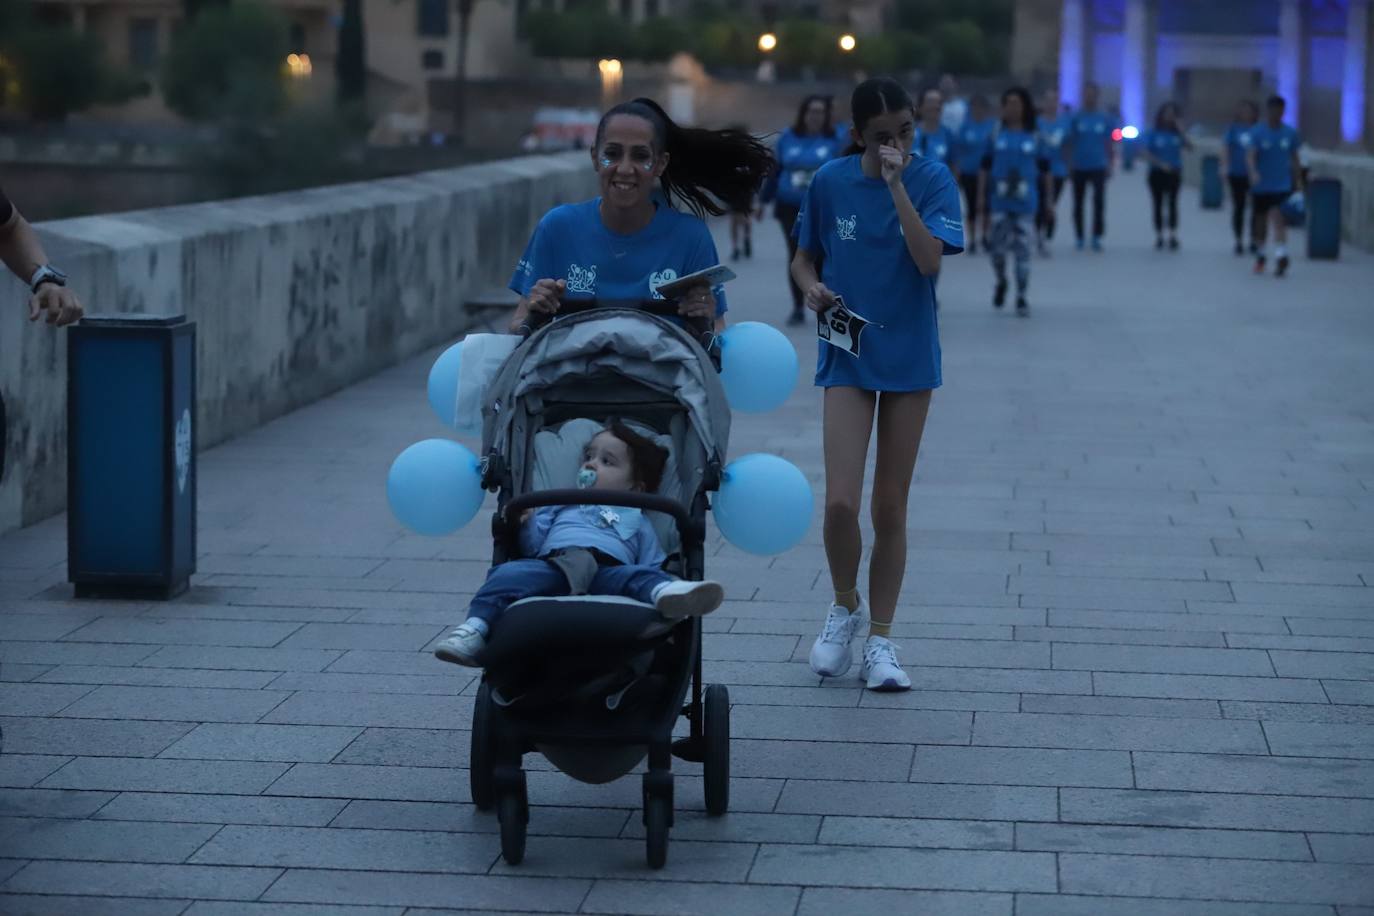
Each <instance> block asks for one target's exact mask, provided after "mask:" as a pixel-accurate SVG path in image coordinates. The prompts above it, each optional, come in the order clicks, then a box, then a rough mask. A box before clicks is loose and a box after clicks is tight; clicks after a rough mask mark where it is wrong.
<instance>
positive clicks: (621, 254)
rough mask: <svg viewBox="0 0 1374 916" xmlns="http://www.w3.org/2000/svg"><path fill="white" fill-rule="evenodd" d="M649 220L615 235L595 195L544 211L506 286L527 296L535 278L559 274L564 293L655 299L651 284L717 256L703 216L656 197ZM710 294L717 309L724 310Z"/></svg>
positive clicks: (719, 296)
mask: <svg viewBox="0 0 1374 916" xmlns="http://www.w3.org/2000/svg"><path fill="white" fill-rule="evenodd" d="M656 205H657V207H658V209H657V211H656V212H655V213H654V218H653V219H652V220H651V221H650V222H649V225H647V226H645V227H644V228H643V229H641V230H639V231H638V232H636V233H634V234H632V235H620V234H619V233H615V232H612V231H611V230H609V229H607V228H606V226H605V224H603V223H602V222H601V211H600V208H601V198H599V197H597V198H594V199H592V200H587V201H583V202H582V203H578V204H563V205H562V206H559V207H554V208H553V209H552V210H550V211H549V212H548V213H545V214H544V217H543V219H541V220H540V221H539V225H538V226H537V227H535V230H534V235H533V236H532V237H531V238H530V242H529V245H527V246H526V247H525V253H524V254H523V255H522V256H521V258H520V262H519V263H518V264H517V265H516V266H515V274H514V276H512V277H511V281H510V288H511V289H512V290H513V291H515V292H516V293H519V294H520V295H521V296H526V295H529V291H530V287H532V286H533V285H534V284H535V282H536V281H538V280H566V281H567V284H568V291H567V293H566V294H565V295H566V297H567V298H569V299H619V300H625V299H662V298H663V297H662V296H661V295H659V293H658V287H659V286H660V285H662V284H664V283H667V282H669V281H671V280H676V279H677V278H678V277H682V276H686V275H687V274H690V273H694V272H695V271H698V270H705V269H706V268H708V267H714V266H716V265H717V264H719V263H720V258H719V257H718V256H717V254H716V243H715V241H714V240H713V239H712V238H711V230H710V229H708V228H707V227H706V223H705V222H703V221H702V220H700V219H699V218H697V217H695V216H693V215H692V214H690V213H683V212H681V211H678V210H674V209H673V208H672V207H669V206H667V205H665V204H663V203H661V202H660V203H657V204H656ZM713 291H714V292H715V294H716V315H717V317H719V316H721V315H724V314H725V311H726V303H725V291H724V290H723V289H722V288H721V287H719V286H718V287H716V288H715V289H714V290H713Z"/></svg>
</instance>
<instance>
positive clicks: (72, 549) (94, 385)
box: [67, 314, 196, 599]
mask: <svg viewBox="0 0 1374 916" xmlns="http://www.w3.org/2000/svg"><path fill="white" fill-rule="evenodd" d="M67 335H68V336H67V578H68V580H69V581H70V582H72V583H73V585H74V586H75V590H76V595H77V597H79V598H92V597H99V598H135V599H150V598H158V599H167V598H172V597H175V596H176V595H178V594H180V593H181V592H183V591H185V589H186V587H187V585H188V584H189V580H190V577H191V574H192V573H193V572H195V568H196V470H195V464H196V450H195V428H194V417H195V412H196V398H195V384H196V381H195V380H196V360H195V345H196V336H195V324H194V323H193V322H189V321H187V320H186V318H185V316H183V315H142V314H130V315H88V316H86V317H85V318H84V319H82V320H81V321H80V322H79V323H78V324H76V325H73V326H72V327H71V328H70V329H68V331H67Z"/></svg>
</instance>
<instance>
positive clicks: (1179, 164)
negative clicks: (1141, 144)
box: [1145, 130, 1183, 171]
mask: <svg viewBox="0 0 1374 916" xmlns="http://www.w3.org/2000/svg"><path fill="white" fill-rule="evenodd" d="M1145 148H1146V149H1147V150H1149V151H1150V155H1151V156H1154V157H1155V158H1156V159H1158V160H1160V161H1161V162H1163V163H1164V164H1165V165H1167V166H1169V168H1171V169H1174V170H1175V171H1177V170H1179V169H1181V168H1183V135H1182V134H1180V133H1179V132H1178V131H1176V130H1151V131H1147V132H1146V133H1145ZM1151 164H1152V165H1153V163H1151ZM1156 167H1157V166H1156Z"/></svg>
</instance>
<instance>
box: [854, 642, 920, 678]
mask: <svg viewBox="0 0 1374 916" xmlns="http://www.w3.org/2000/svg"><path fill="white" fill-rule="evenodd" d="M859 678H860V679H861V680H865V681H868V689H869V690H910V689H911V678H909V677H907V676H906V672H905V671H903V670H902V668H901V666H900V665H898V664H897V647H896V646H894V645H893V644H892V640H890V639H885V638H883V637H882V636H870V637H868V642H866V643H864V663H863V666H862V667H861V668H860V669H859Z"/></svg>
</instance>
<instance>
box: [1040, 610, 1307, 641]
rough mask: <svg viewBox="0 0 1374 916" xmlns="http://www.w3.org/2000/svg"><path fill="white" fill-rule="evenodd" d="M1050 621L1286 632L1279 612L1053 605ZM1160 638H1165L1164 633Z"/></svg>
mask: <svg viewBox="0 0 1374 916" xmlns="http://www.w3.org/2000/svg"><path fill="white" fill-rule="evenodd" d="M1049 622H1050V626H1052V627H1096V628H1121V627H1130V628H1132V629H1134V630H1138V631H1141V632H1144V631H1171V632H1177V633H1189V634H1191V633H1197V632H1202V631H1210V632H1216V633H1220V632H1222V631H1225V632H1228V633H1287V632H1288V628H1287V627H1286V626H1284V622H1283V618H1282V617H1276V616H1254V615H1249V614H1234V613H1232V614H1221V613H1218V614H1193V613H1171V614H1151V613H1141V612H1129V613H1128V612H1122V611H1097V610H1078V609H1065V608H1058V607H1051V608H1050V609H1049ZM1161 638H1166V637H1164V636H1163V634H1161Z"/></svg>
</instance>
